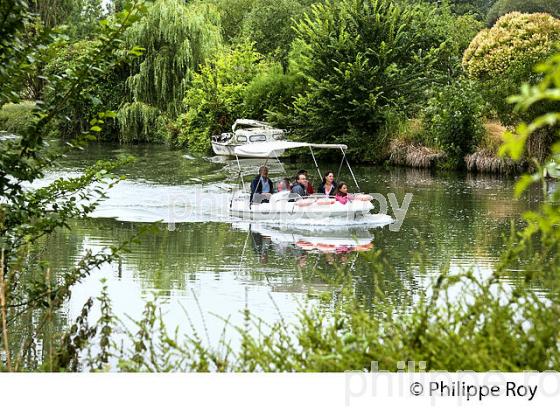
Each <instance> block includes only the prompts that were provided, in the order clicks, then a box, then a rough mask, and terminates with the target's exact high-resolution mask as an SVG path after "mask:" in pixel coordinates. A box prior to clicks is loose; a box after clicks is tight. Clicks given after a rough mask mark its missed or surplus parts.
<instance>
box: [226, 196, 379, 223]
mask: <svg viewBox="0 0 560 410" xmlns="http://www.w3.org/2000/svg"><path fill="white" fill-rule="evenodd" d="M230 209H231V215H232V216H234V217H237V218H241V219H244V220H249V221H276V222H280V223H289V222H290V221H293V220H308V221H309V222H310V223H317V222H318V223H324V224H325V225H328V224H329V223H331V222H332V220H333V218H334V219H336V220H337V221H339V222H340V221H359V220H361V219H364V218H365V217H367V216H368V215H371V214H370V211H371V210H373V205H372V204H371V202H368V201H353V202H349V203H347V204H345V205H342V204H341V203H339V202H335V203H334V204H332V205H319V204H318V203H313V204H310V205H307V206H299V205H298V203H297V202H287V201H279V202H275V203H262V204H255V203H253V204H249V201H248V200H246V199H244V200H242V199H239V200H233V201H232V204H231V208H230ZM312 221H313V222H312Z"/></svg>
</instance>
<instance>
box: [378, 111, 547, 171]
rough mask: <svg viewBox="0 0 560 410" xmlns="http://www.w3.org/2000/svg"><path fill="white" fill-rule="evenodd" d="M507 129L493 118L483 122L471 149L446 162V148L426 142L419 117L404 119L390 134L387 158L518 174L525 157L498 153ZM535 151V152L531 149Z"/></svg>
mask: <svg viewBox="0 0 560 410" xmlns="http://www.w3.org/2000/svg"><path fill="white" fill-rule="evenodd" d="M506 131H507V128H506V127H504V126H503V125H502V124H500V122H498V121H496V120H488V121H485V123H484V134H483V137H482V138H481V140H480V142H479V144H478V146H477V147H476V149H475V150H474V152H472V153H470V154H467V155H465V156H464V157H463V158H462V159H461V160H460V161H459V162H458V163H453V164H450V163H449V162H448V160H449V156H448V154H447V153H446V151H445V150H444V149H443V148H441V147H438V146H435V145H433V144H430V143H429V141H430V138H429V136H427V135H426V132H427V131H426V130H425V128H424V126H423V124H422V121H421V120H417V119H414V120H408V121H407V123H406V125H405V126H403V127H402V128H401V129H400V130H399V132H397V133H395V134H394V135H392V136H391V142H390V144H389V152H388V158H387V161H388V162H389V163H391V164H393V165H400V166H407V167H412V168H450V167H452V168H454V167H457V168H463V169H467V170H468V171H470V172H482V173H493V174H518V173H521V172H523V171H524V170H526V169H527V167H528V162H527V161H526V160H522V161H513V160H511V159H510V158H508V157H501V156H499V155H498V149H499V147H500V145H501V144H502V143H503V135H504V132H506ZM535 153H537V152H535Z"/></svg>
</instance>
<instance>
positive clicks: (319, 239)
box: [42, 144, 542, 343]
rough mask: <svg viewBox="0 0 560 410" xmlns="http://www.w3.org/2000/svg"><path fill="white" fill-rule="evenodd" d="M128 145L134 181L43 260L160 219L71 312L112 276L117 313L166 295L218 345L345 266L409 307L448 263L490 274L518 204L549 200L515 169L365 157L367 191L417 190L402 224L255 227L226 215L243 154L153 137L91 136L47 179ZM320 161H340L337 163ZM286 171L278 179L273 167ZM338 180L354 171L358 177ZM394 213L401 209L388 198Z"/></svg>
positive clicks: (287, 315)
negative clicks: (500, 171) (377, 162)
mask: <svg viewBox="0 0 560 410" xmlns="http://www.w3.org/2000/svg"><path fill="white" fill-rule="evenodd" d="M120 154H131V155H133V156H134V157H136V161H135V162H134V163H132V164H129V165H127V166H125V167H124V168H123V169H122V170H121V174H123V175H125V176H126V180H124V181H122V182H120V183H119V184H118V185H116V186H115V187H114V188H112V189H111V190H110V191H109V192H108V199H107V200H105V201H104V202H103V203H102V204H101V205H100V207H99V208H98V209H97V210H96V211H95V212H94V214H93V215H92V217H91V218H88V219H86V220H76V221H72V222H71V224H70V226H71V229H65V230H60V231H58V232H57V233H55V234H54V235H53V236H52V237H51V238H50V239H49V241H48V242H46V243H45V249H44V250H43V253H42V255H43V258H44V259H46V260H48V262H49V263H50V264H51V267H52V271H53V272H63V271H65V270H67V269H69V268H70V267H71V266H72V265H73V264H74V263H75V262H76V261H77V260H78V259H79V258H80V256H81V255H83V254H84V252H85V251H86V250H87V249H94V250H101V249H102V248H103V247H105V246H110V245H115V244H117V243H119V242H121V241H123V240H127V239H130V238H132V237H133V236H134V235H136V234H137V233H138V232H139V231H140V230H141V229H142V228H143V227H146V226H148V225H150V224H153V223H155V225H156V226H157V228H158V229H157V230H156V231H149V232H147V233H145V234H144V235H143V236H142V238H141V241H140V242H139V243H137V244H132V245H131V246H130V252H129V253H126V254H124V255H123V256H122V258H121V260H120V261H119V262H118V263H115V264H113V265H106V266H104V267H102V268H101V269H99V270H98V271H96V272H94V274H93V275H91V276H90V277H89V278H87V279H86V280H85V281H84V282H82V283H80V284H79V285H78V286H77V287H76V288H75V289H74V291H73V293H72V298H71V300H70V302H69V303H68V304H67V306H66V307H65V309H64V311H63V312H61V316H62V318H63V320H62V323H66V324H67V323H68V322H69V321H70V320H72V318H74V317H75V316H76V315H77V314H78V313H79V311H80V309H81V307H82V305H83V303H84V302H85V300H86V299H87V298H88V297H90V296H94V297H95V296H97V295H99V292H100V289H101V286H102V285H101V281H100V280H101V278H105V279H106V283H107V286H108V290H109V295H110V297H111V299H112V301H113V310H114V312H115V313H116V314H117V315H119V316H120V317H126V316H129V317H131V318H139V317H140V315H141V313H142V310H143V308H144V303H145V301H146V300H151V299H154V298H157V300H158V302H159V303H160V304H161V306H162V312H163V315H164V318H165V321H166V325H167V326H168V329H174V328H175V327H178V328H179V329H180V330H181V331H184V330H187V329H189V328H190V326H191V325H192V326H194V327H195V328H197V329H204V333H205V334H206V336H207V337H208V339H209V341H210V343H214V342H217V340H218V338H219V337H220V334H221V332H222V330H223V328H224V323H225V321H226V320H227V321H228V322H229V323H230V324H233V325H237V324H240V323H241V321H242V317H243V315H242V310H243V309H244V308H245V307H248V308H249V309H250V310H251V311H252V312H253V314H255V315H257V316H259V317H261V318H263V319H264V320H266V321H274V320H278V319H279V318H282V319H284V320H288V321H289V320H292V319H293V318H294V317H295V316H296V315H297V312H298V309H300V308H301V307H302V306H305V305H306V304H308V303H321V302H320V301H321V295H322V294H324V293H325V292H326V293H328V292H331V291H332V290H333V289H332V285H330V283H329V282H330V279H332V278H333V277H334V276H336V275H337V274H338V273H340V272H345V274H348V275H351V277H352V281H353V283H354V287H355V289H356V292H358V293H359V294H361V295H363V296H364V297H365V300H368V298H374V297H375V290H374V288H375V287H376V286H377V287H380V288H381V289H382V290H383V291H384V292H385V293H386V294H388V295H390V296H391V297H392V298H393V300H394V301H395V303H397V304H399V305H402V306H404V307H406V306H409V305H410V304H411V303H412V301H413V300H414V299H415V297H416V296H417V293H418V292H419V291H420V290H421V289H423V288H424V287H425V286H426V285H427V284H428V283H429V281H430V280H431V279H432V278H433V277H435V276H436V275H437V274H438V273H439V272H440V271H441V270H442V269H443V268H445V267H449V269H450V270H451V271H452V272H458V271H461V270H466V269H472V270H474V271H475V272H476V273H477V274H479V275H482V276H484V275H488V274H489V273H490V272H491V270H492V267H493V266H494V265H495V263H496V261H497V260H498V258H499V255H500V253H501V252H502V250H503V249H504V247H505V244H506V240H505V238H506V237H507V235H508V234H509V232H510V228H511V224H512V223H513V224H515V225H517V226H521V224H522V221H521V214H522V213H523V212H524V211H526V210H528V209H534V208H535V207H536V206H537V205H538V203H539V201H541V200H542V195H541V194H540V191H539V190H538V189H537V190H534V191H530V192H529V193H528V194H527V195H526V196H525V197H524V198H523V199H521V200H515V199H513V187H514V183H515V178H513V177H497V176H490V175H473V174H460V173H456V172H441V171H440V172H437V173H435V172H433V171H430V170H417V169H407V168H393V167H372V166H356V167H354V171H355V174H356V177H357V179H358V181H359V183H360V185H361V190H362V191H363V192H370V193H380V194H382V195H383V196H385V197H389V194H391V195H393V197H394V199H395V200H396V202H397V203H398V204H399V205H402V204H403V201H404V199H405V196H406V195H407V194H409V197H410V198H411V201H410V205H409V206H408V209H407V211H406V216H405V217H404V218H403V220H402V225H401V226H400V228H399V229H396V227H395V226H394V225H391V226H384V227H370V228H360V227H352V228H350V229H347V228H345V227H331V228H332V229H328V230H321V231H317V230H314V229H312V227H310V226H296V227H293V226H285V225H284V226H280V225H276V226H275V225H258V224H248V223H243V222H241V221H238V220H234V219H232V218H230V217H229V215H228V210H227V207H228V204H229V200H230V198H231V192H232V190H234V189H237V184H236V178H235V177H236V164H235V163H234V162H232V161H224V160H220V159H218V158H193V157H192V156H190V155H188V154H186V153H185V152H182V151H177V150H170V149H168V148H166V147H164V146H154V145H149V146H147V145H146V146H119V145H110V144H94V145H92V146H90V147H88V148H87V149H86V150H85V151H83V152H76V153H71V154H70V155H68V156H67V157H66V158H64V159H63V160H62V161H61V162H60V166H59V167H58V168H57V169H54V170H50V171H49V172H48V173H47V175H46V178H45V180H44V181H43V182H46V181H50V180H53V179H55V178H57V177H60V176H69V175H77V174H79V172H80V171H81V170H83V169H84V167H86V166H88V165H91V164H93V163H94V161H95V160H99V159H113V158H115V157H116V156H118V155H120ZM258 162H259V161H253V162H250V161H249V163H247V162H245V163H244V164H245V165H253V166H254V165H257V164H258ZM285 166H286V169H287V172H289V173H293V172H295V171H296V170H297V169H299V168H306V169H308V170H309V173H310V176H311V178H312V180H313V182H314V184H315V185H316V186H317V185H318V176H317V174H316V173H315V172H314V167H313V166H312V164H311V163H305V164H302V163H297V162H290V161H288V162H287V163H286V164H285ZM320 166H321V168H322V170H326V169H327V168H330V167H331V166H332V169H334V170H335V172H336V171H337V170H338V162H337V163H336V164H334V163H333V164H329V163H328V162H321V163H320ZM275 176H280V175H278V174H276V175H275V174H274V169H272V177H273V179H274V177H275ZM341 178H343V179H345V180H347V181H348V182H350V180H351V177H350V175H348V174H343V175H342V176H341V177H339V176H337V179H341ZM352 189H353V187H352V184H351V190H352ZM388 212H389V214H391V215H392V216H395V215H394V212H393V209H392V207H391V206H389V209H388ZM158 221H159V222H158ZM375 250H379V251H380V252H381V254H382V256H383V257H384V258H385V259H386V260H387V261H388V263H389V264H390V265H391V266H392V269H389V270H387V271H386V272H385V273H384V274H383V276H382V277H379V276H378V275H377V276H375V277H374V276H372V275H371V272H370V269H368V264H370V263H371V252H373V251H375ZM419 252H420V254H422V255H423V258H419V257H418V253H419ZM511 279H512V280H513V279H515V272H512V278H511ZM506 280H507V279H506ZM64 326H65V325H63V327H64Z"/></svg>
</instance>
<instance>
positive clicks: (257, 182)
mask: <svg viewBox="0 0 560 410" xmlns="http://www.w3.org/2000/svg"><path fill="white" fill-rule="evenodd" d="M272 190H273V185H272V181H271V180H270V179H268V168H267V167H265V166H264V165H263V166H262V167H260V168H259V175H257V176H256V177H255V179H253V182H251V199H250V201H251V202H256V203H262V202H268V200H269V198H270V195H272ZM255 194H258V195H255Z"/></svg>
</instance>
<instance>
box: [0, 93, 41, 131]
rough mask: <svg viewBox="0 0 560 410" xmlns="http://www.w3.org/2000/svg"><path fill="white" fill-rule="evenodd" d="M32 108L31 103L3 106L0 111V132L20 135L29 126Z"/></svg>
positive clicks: (32, 104) (33, 105)
mask: <svg viewBox="0 0 560 410" xmlns="http://www.w3.org/2000/svg"><path fill="white" fill-rule="evenodd" d="M34 108H35V103H33V102H32V101H23V102H21V103H19V104H12V103H9V104H6V105H4V106H3V107H2V108H1V109H0V131H6V132H9V133H13V134H21V133H22V132H23V131H24V130H25V129H26V128H27V127H28V126H29V125H30V124H31V122H32V120H33V109H34Z"/></svg>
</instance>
